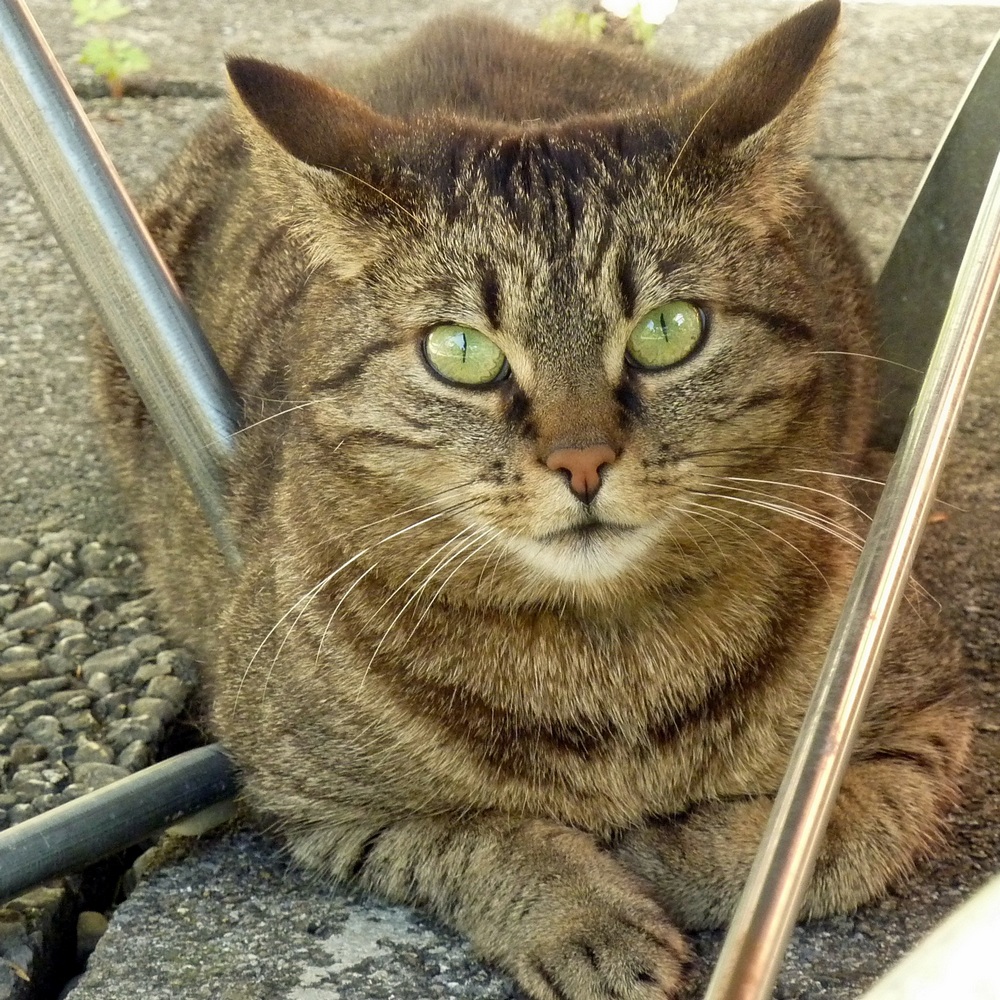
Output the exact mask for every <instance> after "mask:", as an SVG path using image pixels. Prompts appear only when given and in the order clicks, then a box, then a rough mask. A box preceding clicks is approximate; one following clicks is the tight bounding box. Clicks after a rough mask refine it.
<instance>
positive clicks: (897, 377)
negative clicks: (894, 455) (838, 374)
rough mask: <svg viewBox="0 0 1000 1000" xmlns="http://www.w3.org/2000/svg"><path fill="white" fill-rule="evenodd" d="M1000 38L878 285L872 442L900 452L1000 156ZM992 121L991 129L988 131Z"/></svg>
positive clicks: (961, 108) (970, 90) (916, 198)
mask: <svg viewBox="0 0 1000 1000" xmlns="http://www.w3.org/2000/svg"><path fill="white" fill-rule="evenodd" d="M998 109H1000V35H998V36H997V38H996V39H995V40H994V42H993V44H992V45H991V46H990V48H989V49H988V50H987V52H986V55H984V56H983V59H982V61H981V62H980V64H979V67H978V69H977V70H976V72H975V74H974V75H973V78H972V80H971V81H970V83H969V86H968V88H967V89H966V92H965V95H964V97H963V98H962V101H961V103H960V104H959V106H958V108H957V110H956V111H955V114H954V116H953V117H952V119H951V122H950V123H949V125H948V128H947V129H946V130H945V134H944V136H943V138H942V139H941V142H940V144H939V145H938V148H937V150H936V151H935V153H934V156H933V157H932V158H931V162H930V164H929V165H928V167H927V170H926V172H925V173H924V176H923V178H922V180H921V182H920V186H919V187H918V188H917V191H916V193H915V194H914V196H913V203H912V204H911V206H910V210H909V212H908V213H907V216H906V221H905V222H904V224H903V227H902V229H901V231H900V233H899V236H898V237H897V238H896V241H895V243H894V244H893V247H892V252H891V253H890V254H889V259H888V260H887V261H886V263H885V266H884V267H883V268H882V273H881V274H880V275H879V278H878V282H877V283H876V285H875V297H876V299H877V302H878V309H879V329H880V331H881V334H882V342H881V343H880V344H879V347H878V351H877V352H876V353H877V354H878V355H879V356H880V357H882V358H884V359H885V360H886V361H887V362H889V363H888V364H882V365H879V371H878V376H879V387H878V407H879V409H878V419H877V423H876V427H875V431H874V433H873V435H872V444H874V445H875V446H876V447H878V448H885V449H887V450H889V451H894V450H895V449H896V447H897V446H898V445H899V440H900V438H901V437H902V435H903V428H904V427H905V426H906V420H907V418H908V417H909V415H910V410H911V409H912V408H913V403H914V401H915V400H916V398H917V393H918V391H919V390H920V381H921V379H922V378H923V375H924V372H925V371H926V370H927V363H928V361H929V360H930V356H931V352H932V351H933V350H934V338H935V336H936V335H937V331H938V330H939V329H940V327H941V322H942V320H943V319H944V313H945V309H946V308H947V307H948V297H949V296H950V295H951V290H952V288H954V286H955V278H956V276H957V275H958V269H959V266H960V265H961V263H962V255H963V254H964V253H965V248H966V245H967V244H968V242H969V236H970V234H971V233H972V227H973V224H974V223H975V221H976V212H977V211H978V208H979V205H980V203H981V201H982V199H983V195H984V194H985V192H986V184H987V182H988V180H989V177H990V171H991V170H992V169H993V161H994V160H995V159H996V158H997V155H998V154H1000V111H998ZM989 122H993V127H992V128H990V127H986V126H987V123H989Z"/></svg>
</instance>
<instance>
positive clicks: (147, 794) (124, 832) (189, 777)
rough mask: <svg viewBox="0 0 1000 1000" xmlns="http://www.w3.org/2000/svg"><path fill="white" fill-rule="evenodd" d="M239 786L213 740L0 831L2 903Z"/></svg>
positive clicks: (231, 793) (232, 792) (230, 764)
mask: <svg viewBox="0 0 1000 1000" xmlns="http://www.w3.org/2000/svg"><path fill="white" fill-rule="evenodd" d="M236 792H237V783H236V768H235V766H234V765H233V762H232V761H231V760H230V759H229V757H228V756H227V755H226V753H225V751H224V750H223V749H222V748H221V747H220V746H219V745H218V744H217V743H213V744H211V745H210V746H207V747H198V749H196V750H188V751H187V752H186V753H182V754H178V755H177V756H176V757H170V758H168V759H167V760H164V761H161V762H160V763H159V764H153V765H152V767H147V768H145V769H143V770H142V771H138V772H136V773H135V774H131V775H129V776H128V777H127V778H122V779H121V780H120V781H115V782H113V783H112V784H110V785H106V786H105V787H104V788H99V789H97V790H96V791H93V792H88V793H87V794H86V795H82V796H80V798H78V799H74V800H73V801H72V802H67V803H66V804H65V805H61V806H56V808H55V809H50V810H49V811H48V812H45V813H42V814H41V815H39V816H33V817H32V818H31V819H26V820H25V821H24V822H23V823H18V824H16V825H15V826H12V827H10V828H9V829H7V830H4V831H2V832H0V906H2V905H3V904H4V903H5V902H7V900H10V899H13V898H14V897H15V896H18V895H20V894H21V893H22V892H25V891H26V890H27V889H30V888H31V887H32V886H35V885H38V883H39V882H44V881H45V880H46V879H49V878H53V877H54V876H56V875H65V874H66V873H68V872H72V871H79V870H81V869H83V868H85V867H86V866H87V865H92V864H94V863H95V862H97V861H100V860H101V858H106V857H108V856H109V855H111V854H115V853H116V852H118V851H123V850H124V849H125V848H126V847H131V845H132V844H135V843H138V842H139V841H140V840H143V839H145V838H146V837H149V836H151V835H152V834H154V833H157V832H159V831H160V830H162V829H163V828H164V827H167V826H170V825H171V824H173V823H176V822H177V820H179V819H181V818H182V817H184V816H190V815H191V814H192V813H195V812H198V811H200V810H202V809H205V808H206V807H208V806H210V805H213V804H214V803H216V802H219V801H221V800H223V799H228V798H232V797H233V796H234V795H235V794H236Z"/></svg>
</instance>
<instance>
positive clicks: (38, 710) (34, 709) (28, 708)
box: [10, 698, 49, 726]
mask: <svg viewBox="0 0 1000 1000" xmlns="http://www.w3.org/2000/svg"><path fill="white" fill-rule="evenodd" d="M48 707H49V706H48V704H47V703H46V702H44V701H42V700H41V699H40V698H32V699H31V700H30V701H25V702H22V703H21V704H20V705H18V706H17V708H15V709H13V710H12V711H11V713H10V715H11V717H12V718H14V719H16V720H17V721H18V722H19V723H20V724H21V725H22V726H26V725H27V724H28V723H29V722H30V721H31V720H32V719H37V718H38V717H39V716H40V715H45V714H46V712H47V711H48Z"/></svg>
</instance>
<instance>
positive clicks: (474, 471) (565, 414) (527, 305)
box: [293, 172, 825, 595]
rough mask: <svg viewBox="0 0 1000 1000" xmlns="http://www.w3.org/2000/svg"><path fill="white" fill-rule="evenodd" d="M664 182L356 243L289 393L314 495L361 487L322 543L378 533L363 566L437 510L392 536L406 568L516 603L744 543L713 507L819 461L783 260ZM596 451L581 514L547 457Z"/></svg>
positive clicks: (686, 564)
mask: <svg viewBox="0 0 1000 1000" xmlns="http://www.w3.org/2000/svg"><path fill="white" fill-rule="evenodd" d="M663 180H664V178H663V176H662V174H661V173H659V172H653V174H652V175H651V176H647V177H644V178H640V179H636V180H634V181H633V183H631V184H629V185H627V191H626V192H625V194H626V196H622V187H623V184H622V183H621V182H619V184H618V186H617V187H618V197H616V198H610V197H608V196H607V195H606V192H602V190H601V184H600V183H598V182H596V181H595V182H588V185H584V186H583V187H582V188H581V186H580V185H579V184H577V185H576V188H575V197H576V199H577V201H576V205H575V208H574V210H573V211H572V216H571V214H570V210H569V209H568V207H567V202H566V201H565V199H564V198H563V197H562V195H563V194H564V192H563V191H560V190H559V189H558V187H556V188H555V189H554V190H552V191H549V192H544V193H540V192H538V191H537V189H533V196H532V198H531V199H530V201H526V202H525V204H524V206H523V207H524V212H523V213H521V214H517V213H515V215H514V216H512V215H511V213H510V212H509V211H508V204H507V202H506V201H505V199H503V198H501V197H499V196H497V195H495V194H494V195H493V196H490V195H489V194H487V193H486V192H485V190H480V191H479V192H478V195H477V196H476V197H470V198H468V199H462V202H463V205H464V210H455V211H448V210H447V206H445V205H443V204H442V203H441V201H440V199H439V200H438V201H437V202H436V203H435V202H434V201H430V202H429V203H427V204H424V205H420V204H419V203H416V202H411V208H410V210H412V211H414V213H416V212H418V211H419V212H420V214H419V215H418V216H417V218H418V219H419V223H420V224H419V225H417V223H416V221H413V222H412V228H411V229H409V230H406V229H404V230H403V231H401V232H398V231H397V232H392V233H387V232H385V231H384V230H383V231H381V232H377V231H373V232H372V233H371V234H370V240H371V250H372V253H377V257H376V258H375V259H374V260H372V261H371V262H370V263H369V264H368V265H367V266H366V268H365V269H364V270H363V271H362V272H361V273H359V274H357V275H352V276H349V277H347V278H344V279H341V280H328V281H326V282H324V281H320V280H316V281H315V282H314V285H313V290H312V292H311V301H310V302H309V304H308V306H307V308H306V310H305V314H306V315H308V316H309V317H310V318H311V322H312V324H313V325H312V328H311V329H310V330H309V334H308V337H307V338H306V340H307V342H308V348H307V349H306V350H305V351H304V353H303V355H302V356H301V358H300V362H299V365H298V368H297V371H296V374H297V376H298V378H296V379H295V380H294V382H295V384H294V385H293V394H294V396H295V398H299V396H300V394H301V398H303V399H315V400H318V401H319V402H318V405H315V406H310V407H307V408H303V409H302V410H301V411H300V412H297V413H296V414H295V415H294V416H295V418H296V419H297V420H300V421H303V422H307V423H308V424H309V425H310V426H311V427H312V428H313V429H314V431H315V432H316V434H317V435H318V438H319V439H320V440H322V441H323V442H325V446H324V448H321V449H320V450H319V451H317V452H316V453H315V456H314V460H315V462H316V463H317V468H316V474H317V476H320V475H322V474H323V473H322V471H321V467H322V465H323V464H324V463H325V465H326V469H327V474H328V476H329V478H330V481H331V485H334V484H335V483H336V482H338V481H345V482H350V483H352V484H363V486H360V487H359V488H360V491H361V495H360V496H358V495H354V496H352V497H350V498H346V497H343V496H338V497H337V500H336V513H335V515H334V519H335V520H336V522H337V523H338V524H339V523H341V522H342V520H347V521H348V522H350V523H352V525H353V526H355V527H356V526H357V525H359V524H360V523H366V522H367V521H372V520H378V519H377V518H373V517H370V516H369V514H370V513H371V511H372V510H376V511H378V513H379V515H380V516H381V517H386V518H387V520H385V521H383V522H381V523H378V524H376V525H374V526H373V527H372V528H371V529H366V530H362V531H358V532H357V534H356V535H355V541H356V542H357V543H363V544H377V542H378V539H379V538H381V537H383V536H386V535H389V534H391V533H392V532H394V531H396V530H399V529H400V528H402V527H404V526H405V524H407V523H411V522H416V521H419V520H421V519H423V518H425V517H430V516H432V515H435V514H439V513H441V512H443V511H448V510H450V512H449V513H447V514H446V515H444V516H442V517H441V518H440V519H439V520H440V523H438V524H435V523H433V522H432V523H429V524H427V525H426V526H424V527H423V528H422V529H421V530H417V531H413V532H410V533H409V534H408V536H407V537H406V539H405V542H406V546H407V547H408V548H409V550H410V552H411V553H412V559H413V560H414V562H413V565H416V564H417V563H419V562H420V561H421V560H422V559H424V558H426V557H431V558H432V562H431V563H430V564H428V566H431V565H433V562H434V559H435V558H438V557H435V556H433V553H434V552H436V551H437V547H438V546H441V545H444V548H442V549H441V551H440V558H441V559H446V558H447V557H448V556H454V559H453V560H452V562H451V563H449V565H448V571H449V572H450V571H451V570H453V569H457V568H458V564H459V563H460V562H461V560H463V559H466V558H468V560H469V563H468V566H469V569H471V570H475V572H476V573H477V574H478V573H480V572H481V571H482V570H483V569H484V567H485V566H486V564H487V563H488V562H490V561H491V560H492V561H494V562H495V563H497V564H499V565H500V567H501V570H500V572H501V573H502V575H503V578H504V579H506V580H508V581H514V580H516V589H517V591H518V592H519V593H523V592H525V588H527V590H528V591H530V592H532V593H536V594H539V593H545V594H549V595H551V594H553V593H556V592H560V591H563V590H566V591H570V592H574V593H578V592H593V593H596V592H603V591H605V589H606V588H612V590H611V592H615V591H616V590H617V589H618V588H621V587H625V588H628V587H633V588H635V587H640V586H645V585H647V584H648V583H650V582H652V581H653V580H654V579H658V578H659V579H662V578H663V577H664V576H666V577H668V578H676V577H678V576H683V575H685V574H689V573H691V572H692V571H693V570H692V567H693V566H695V565H697V566H698V572H705V571H706V570H707V569H708V568H709V567H710V566H711V564H712V563H713V562H714V561H716V560H717V558H722V557H723V555H727V553H724V552H722V551H720V549H719V539H720V538H723V539H725V538H727V537H729V536H732V535H734V534H735V535H736V536H737V537H739V536H741V535H743V534H744V533H745V530H744V526H743V523H742V519H743V517H747V516H749V511H748V514H747V515H742V514H740V513H739V512H735V513H734V512H733V511H732V510H729V511H728V512H723V511H720V510H718V509H717V508H718V504H717V502H716V501H713V499H712V498H711V497H708V496H704V495H703V494H704V493H706V492H707V493H712V492H714V491H715V487H714V486H713V484H715V485H717V484H718V483H720V482H721V481H723V480H724V479H725V477H726V476H732V475H743V476H747V477H752V476H754V475H757V476H759V475H760V471H759V470H761V469H764V468H768V467H769V466H770V467H772V468H773V467H774V465H775V460H776V456H777V464H778V465H779V466H782V467H787V466H788V465H790V464H792V465H794V464H802V462H801V461H800V460H801V458H802V455H803V454H804V453H805V450H806V449H813V450H814V451H815V449H816V448H817V447H821V445H822V438H823V434H824V431H823V426H824V420H825V415H824V404H823V399H822V395H823V389H822V386H821V384H820V383H819V381H818V379H817V374H818V369H819V360H820V359H819V358H818V357H817V355H816V353H815V344H814V343H813V339H812V337H811V335H810V323H811V321H812V320H813V315H812V303H811V297H810V295H809V294H808V292H807V290H806V289H804V288H803V287H802V286H801V281H800V279H799V277H798V273H797V269H796V264H795V261H794V259H793V258H792V256H791V254H790V251H789V249H788V247H787V246H786V245H785V244H784V243H783V241H782V240H781V239H780V238H779V237H777V236H775V235H773V234H770V233H768V234H760V235H758V234H755V233H754V232H753V231H751V230H750V228H749V227H748V226H746V225H744V224H741V223H740V222H739V221H737V220H733V219H732V218H727V213H726V211H725V209H724V208H721V209H720V208H719V207H718V206H717V205H715V204H713V203H709V204H707V205H706V204H704V203H703V204H698V202H697V201H696V199H694V198H693V197H692V195H691V193H690V191H689V190H687V186H686V185H684V184H682V183H680V181H678V183H677V184H676V185H675V186H674V188H673V189H670V188H668V189H667V190H668V192H669V193H666V194H665V191H664V187H663ZM476 183H477V184H478V186H479V188H484V187H485V186H484V185H483V184H482V182H481V181H477V182H476ZM669 183H670V182H668V184H669ZM571 218H572V224H571ZM376 247H378V249H377V250H376V249H375V248H376ZM322 273H323V269H322V267H321V268H320V270H319V272H318V273H317V277H318V275H320V274H322ZM651 313H652V314H653V315H654V317H656V318H659V317H661V316H664V317H665V319H666V322H667V324H668V327H669V324H671V323H673V324H674V325H673V327H669V328H667V329H664V330H663V334H664V336H663V338H662V340H663V343H662V344H657V343H655V342H653V343H652V344H650V343H646V342H645V341H644V340H643V339H642V335H643V334H644V333H647V332H648V330H647V328H648V327H649V325H650V320H649V316H650V314H651ZM793 317H794V319H793ZM317 320H319V322H317ZM654 325H655V324H654ZM678 327H680V328H682V329H678ZM647 339H648V338H647ZM459 349H462V352H463V353H464V354H465V356H466V360H464V361H463V359H462V353H458V354H456V351H458V350H459ZM435 350H436V352H437V353H435ZM449 352H451V353H449ZM657 352H659V353H657ZM470 353H471V354H472V355H473V356H472V357H470ZM452 355H454V356H452ZM345 373H346V375H345ZM480 383H482V384H480ZM594 447H603V448H606V449H607V451H606V452H605V453H603V454H599V455H598V456H597V457H596V458H592V459H591V464H592V465H594V467H595V468H594V471H596V474H597V475H598V476H599V489H598V490H597V492H596V495H593V496H592V498H590V496H589V495H588V492H587V491H586V490H584V494H583V496H581V495H580V494H579V493H578V492H574V490H573V488H572V487H573V482H572V470H571V469H569V468H566V467H563V466H559V465H557V466H556V467H554V468H553V467H551V466H552V464H553V463H552V462H551V461H550V458H551V456H552V455H553V453H555V452H558V451H560V450H561V449H576V450H586V449H589V448H594ZM782 449H802V450H801V451H799V450H794V451H792V452H789V454H790V455H792V456H793V458H794V459H795V461H792V462H789V461H788V460H786V457H785V456H784V455H783V454H782V453H781V450H782ZM601 458H603V459H605V460H604V461H603V462H601V461H599V460H600V459H601ZM581 461H582V463H583V464H584V465H586V464H587V459H586V457H584V458H583V459H582V460H581ZM569 464H570V465H572V460H571V461H570V463H569ZM755 470H756V471H755ZM586 472H587V470H583V473H582V474H585V473H586ZM737 485H739V484H737ZM744 485H747V486H751V487H752V484H744ZM347 499H349V504H348V506H351V505H357V507H358V511H359V512H360V513H361V515H363V518H362V519H359V518H357V517H356V516H355V514H354V512H352V511H345V510H344V500H347ZM588 499H589V502H587V500H588ZM729 506H730V508H731V507H732V504H730V505H729ZM396 510H410V511H412V513H411V514H409V515H407V516H405V517H403V518H392V517H391V514H392V513H393V511H396ZM762 513H763V514H764V516H763V518H762V517H761V515H762ZM754 517H755V518H757V519H761V520H763V521H764V522H765V523H766V522H767V520H768V518H767V516H766V511H764V512H762V511H761V510H757V511H756V512H755V513H754ZM432 529H433V530H432ZM450 539H453V541H450ZM401 541H402V539H401ZM492 565H493V563H491V564H490V569H491V570H492ZM442 579H443V577H442ZM494 579H495V576H494ZM483 586H485V584H483Z"/></svg>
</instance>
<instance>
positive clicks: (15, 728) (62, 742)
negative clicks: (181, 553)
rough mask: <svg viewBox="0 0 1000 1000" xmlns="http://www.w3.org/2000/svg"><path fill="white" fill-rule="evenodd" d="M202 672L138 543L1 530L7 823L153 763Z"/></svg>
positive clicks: (3, 811) (2, 795)
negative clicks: (155, 587)
mask: <svg viewBox="0 0 1000 1000" xmlns="http://www.w3.org/2000/svg"><path fill="white" fill-rule="evenodd" d="M194 683H195V670H194V665H193V662H192V659H191V657H190V655H189V654H188V653H187V652H185V651H184V650H183V649H178V648H175V647H173V646H171V644H170V643H169V641H168V640H167V639H166V638H164V637H163V636H161V635H158V634H157V632H156V624H155V618H154V611H153V607H152V602H151V600H150V598H149V596H148V595H147V593H146V591H145V588H144V586H143V584H142V580H141V567H140V564H139V559H138V556H137V555H136V554H135V553H134V552H133V551H132V550H131V549H129V548H127V547H124V546H122V545H120V544H114V543H113V542H111V541H110V540H109V539H108V538H107V537H104V538H97V539H91V538H86V537H85V536H84V535H83V534H82V533H80V532H77V531H49V532H25V533H24V534H23V536H22V537H18V538H7V537H0V829H4V828H5V827H7V826H9V825H12V824H14V823H19V822H21V821H22V820H25V819H28V818H29V817H30V816H34V815H36V814H37V813H40V812H42V811H44V810H46V809H51V808H52V807H53V806H57V805H59V804H60V803H63V802H67V801H69V800H70V799H72V798H75V797H76V796H77V795H81V794H83V793H84V792H88V791H91V790H92V789H95V788H100V787H102V786H103V785H106V784H108V783H109V782H111V781H115V780H117V779H118V778H123V777H125V776H126V775H128V774H130V773H131V772H133V771H136V770H138V769H139V768H141V767H144V766H146V765H147V764H149V763H150V762H151V761H152V760H153V759H154V758H155V755H156V751H157V749H158V747H159V744H160V742H161V741H162V739H163V735H164V730H165V728H166V727H167V726H168V725H169V724H170V722H171V721H172V720H173V719H175V718H176V716H177V715H178V713H179V712H180V711H181V710H182V708H183V707H184V704H185V702H186V700H187V697H188V695H189V693H190V692H191V690H192V688H193V686H194Z"/></svg>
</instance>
